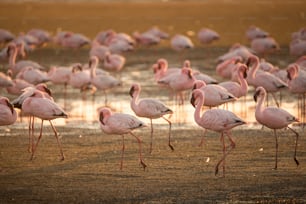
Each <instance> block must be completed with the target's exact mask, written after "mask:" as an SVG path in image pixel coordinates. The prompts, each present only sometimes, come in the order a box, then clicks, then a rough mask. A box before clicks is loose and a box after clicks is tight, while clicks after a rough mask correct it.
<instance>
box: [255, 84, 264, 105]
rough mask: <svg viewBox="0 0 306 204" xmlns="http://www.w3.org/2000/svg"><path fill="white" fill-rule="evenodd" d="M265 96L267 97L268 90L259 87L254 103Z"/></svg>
mask: <svg viewBox="0 0 306 204" xmlns="http://www.w3.org/2000/svg"><path fill="white" fill-rule="evenodd" d="M264 95H266V90H265V89H264V88H263V87H262V86H259V87H257V88H256V90H255V93H254V95H253V98H254V101H255V102H257V98H258V97H260V98H261V97H263V96H264Z"/></svg>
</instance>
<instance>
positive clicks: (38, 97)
mask: <svg viewBox="0 0 306 204" xmlns="http://www.w3.org/2000/svg"><path fill="white" fill-rule="evenodd" d="M22 111H23V113H24V114H26V115H29V116H30V117H31V116H32V117H37V118H40V119H41V120H42V121H41V128H40V134H39V137H38V138H37V141H36V144H35V145H34V144H32V154H31V160H32V159H33V157H34V153H35V151H36V149H37V145H38V143H39V141H40V139H41V137H42V128H43V121H44V120H48V121H49V122H50V125H51V127H52V129H53V132H54V135H55V138H56V140H57V144H58V147H59V149H60V153H61V160H64V158H65V157H64V153H63V150H62V146H61V142H60V140H59V138H58V132H57V131H56V128H55V127H54V125H53V124H52V122H51V120H54V119H56V118H67V117H68V115H67V113H65V111H64V110H63V109H62V108H61V107H60V106H59V105H57V104H56V103H55V102H54V101H53V100H50V99H48V98H46V97H45V96H44V94H42V92H41V91H39V90H34V93H33V94H32V95H31V96H30V97H27V98H26V99H25V100H24V102H23V103H22ZM32 127H33V128H34V118H33V121H32ZM33 137H34V131H33V132H32V138H33ZM32 142H34V138H33V140H32Z"/></svg>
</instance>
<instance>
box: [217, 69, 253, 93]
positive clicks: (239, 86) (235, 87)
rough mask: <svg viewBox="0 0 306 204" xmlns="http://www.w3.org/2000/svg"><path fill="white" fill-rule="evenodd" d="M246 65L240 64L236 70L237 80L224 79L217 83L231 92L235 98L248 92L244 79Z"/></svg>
mask: <svg viewBox="0 0 306 204" xmlns="http://www.w3.org/2000/svg"><path fill="white" fill-rule="evenodd" d="M247 70H248V67H247V66H246V65H244V64H241V65H240V66H239V67H238V69H237V70H236V72H237V73H238V81H239V83H237V82H235V81H226V82H221V83H219V84H218V85H219V86H222V87H224V88H225V89H226V90H227V91H228V92H230V93H231V94H233V95H234V96H235V97H236V98H240V97H242V96H246V94H247V93H248V83H247V81H246V79H245V78H246V76H247Z"/></svg>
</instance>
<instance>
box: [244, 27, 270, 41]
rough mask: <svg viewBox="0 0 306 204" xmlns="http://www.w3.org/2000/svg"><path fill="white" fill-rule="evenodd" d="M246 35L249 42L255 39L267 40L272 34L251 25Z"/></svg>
mask: <svg viewBox="0 0 306 204" xmlns="http://www.w3.org/2000/svg"><path fill="white" fill-rule="evenodd" d="M245 35H246V38H247V39H248V40H249V41H252V40H253V39H256V38H266V37H268V36H269V35H270V34H269V33H268V32H267V31H264V30H263V29H261V28H259V27H257V26H254V25H251V26H250V27H248V29H247V30H246V32H245Z"/></svg>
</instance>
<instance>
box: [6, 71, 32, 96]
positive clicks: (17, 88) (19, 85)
mask: <svg viewBox="0 0 306 204" xmlns="http://www.w3.org/2000/svg"><path fill="white" fill-rule="evenodd" d="M7 76H8V77H9V78H10V79H11V81H12V84H13V85H12V86H9V87H6V91H7V93H9V94H12V95H20V94H21V93H22V90H23V89H25V88H27V87H33V86H34V85H33V84H30V83H29V82H27V81H25V80H23V79H16V78H15V79H12V70H7Z"/></svg>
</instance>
